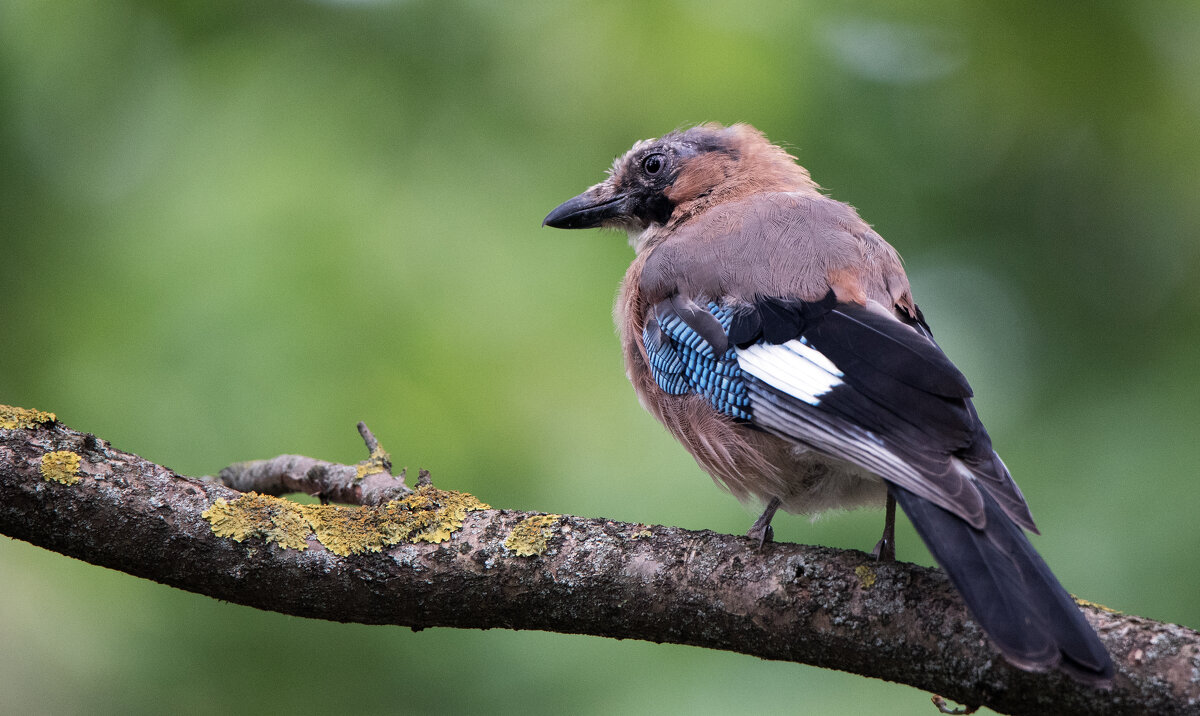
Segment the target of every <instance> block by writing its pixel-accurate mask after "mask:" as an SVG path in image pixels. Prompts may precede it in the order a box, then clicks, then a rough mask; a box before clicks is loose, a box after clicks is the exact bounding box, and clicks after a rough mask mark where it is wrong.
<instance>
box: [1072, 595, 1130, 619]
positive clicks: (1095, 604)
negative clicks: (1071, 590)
mask: <svg viewBox="0 0 1200 716" xmlns="http://www.w3.org/2000/svg"><path fill="white" fill-rule="evenodd" d="M1071 598H1072V599H1074V600H1075V603H1076V604H1078V605H1079V606H1081V607H1094V608H1096V609H1099V610H1100V611H1102V612H1108V613H1109V614H1120V613H1121V612H1119V611H1117V610H1116V609H1113V608H1112V607H1106V606H1104V605H1103V604H1100V603H1098V602H1089V601H1088V600H1086V599H1080V598H1079V597H1077V596H1075V595H1074V594H1072V595H1071Z"/></svg>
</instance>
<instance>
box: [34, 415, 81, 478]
mask: <svg viewBox="0 0 1200 716" xmlns="http://www.w3.org/2000/svg"><path fill="white" fill-rule="evenodd" d="M52 419H53V418H52ZM80 459H81V458H80V457H79V455H76V454H75V453H73V452H71V451H70V450H56V451H55V452H48V453H46V454H45V455H42V465H41V467H40V468H39V469H40V470H41V472H42V477H44V478H46V479H47V480H54V481H55V482H61V483H62V484H64V485H74V484H75V483H77V482H79V461H80Z"/></svg>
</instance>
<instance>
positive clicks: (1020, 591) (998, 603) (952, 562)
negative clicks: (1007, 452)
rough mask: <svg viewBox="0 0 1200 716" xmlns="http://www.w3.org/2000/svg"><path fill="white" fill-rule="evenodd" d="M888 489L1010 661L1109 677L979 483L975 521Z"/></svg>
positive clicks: (1088, 677)
mask: <svg viewBox="0 0 1200 716" xmlns="http://www.w3.org/2000/svg"><path fill="white" fill-rule="evenodd" d="M889 489H890V491H891V493H892V495H893V496H895V498H896V501H897V502H898V503H899V504H900V507H901V508H902V509H903V510H904V512H905V514H907V515H908V518H909V519H910V520H911V521H912V523H913V526H914V527H916V529H917V533H918V534H919V535H921V539H922V540H924V541H925V545H926V546H927V547H928V548H929V551H930V552H932V553H933V557H934V559H936V560H937V561H938V564H940V565H941V566H942V569H944V570H945V571H946V574H948V575H949V577H950V581H951V582H952V583H953V584H954V586H955V588H956V589H957V590H958V592H959V594H961V595H962V597H963V601H965V602H966V604H967V609H969V610H970V612H971V616H972V617H974V619H975V620H976V621H977V622H979V624H980V626H982V627H983V630H984V631H985V632H987V635H988V636H989V637H990V638H991V640H992V643H993V644H995V645H996V648H998V649H999V650H1000V652H1001V653H1002V654H1003V655H1004V657H1005V658H1006V659H1007V660H1008V661H1009V662H1011V663H1012V664H1013V665H1015V666H1017V667H1019V668H1021V669H1024V670H1026V671H1038V672H1040V671H1048V670H1050V669H1053V668H1058V669H1061V670H1062V671H1063V672H1065V673H1066V674H1068V675H1070V676H1071V677H1073V678H1074V679H1076V680H1078V681H1081V682H1083V683H1086V684H1092V685H1095V686H1099V687H1107V686H1108V685H1109V684H1110V683H1111V681H1112V678H1113V663H1112V660H1111V659H1110V658H1109V655H1108V652H1107V651H1106V650H1105V648H1104V645H1103V644H1102V643H1101V642H1100V638H1099V637H1098V636H1097V635H1096V632H1095V630H1093V629H1092V627H1091V625H1090V624H1088V622H1087V620H1086V619H1084V617H1083V613H1082V612H1080V611H1079V607H1078V606H1077V605H1076V604H1075V601H1074V600H1073V599H1072V598H1071V596H1070V595H1069V594H1067V591H1066V590H1065V589H1063V587H1062V585H1061V584H1059V582H1058V580H1057V579H1056V578H1055V577H1054V574H1053V573H1052V572H1051V571H1050V568H1049V567H1047V566H1046V563H1045V562H1044V561H1043V560H1042V558H1041V556H1040V555H1039V554H1038V553H1037V551H1036V550H1034V548H1033V545H1032V544H1030V543H1029V539H1028V538H1027V537H1026V536H1025V533H1024V531H1022V529H1021V528H1020V526H1018V525H1017V524H1015V523H1014V522H1013V521H1012V520H1011V519H1010V518H1009V517H1008V515H1006V514H1004V512H1003V511H1002V509H1001V508H1000V506H999V505H998V504H997V503H996V501H995V499H994V498H992V496H991V495H990V494H988V492H987V490H980V493H981V494H982V495H983V499H984V516H985V520H986V521H985V523H984V526H983V528H982V529H980V528H975V527H972V526H971V525H970V524H968V523H967V522H965V521H964V520H963V519H962V518H960V517H957V516H956V515H954V514H953V513H950V512H948V511H946V510H944V509H942V508H941V507H938V506H937V505H935V504H933V503H932V502H930V501H928V500H926V499H924V498H922V497H919V496H917V495H915V494H913V493H912V492H909V491H907V490H905V489H903V488H900V487H896V486H895V485H890V486H889Z"/></svg>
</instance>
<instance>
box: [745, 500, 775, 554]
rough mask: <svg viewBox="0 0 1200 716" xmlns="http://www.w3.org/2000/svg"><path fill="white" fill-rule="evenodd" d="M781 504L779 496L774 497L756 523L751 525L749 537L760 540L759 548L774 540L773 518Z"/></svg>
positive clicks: (747, 534)
mask: <svg viewBox="0 0 1200 716" xmlns="http://www.w3.org/2000/svg"><path fill="white" fill-rule="evenodd" d="M781 504H783V501H782V500H780V499H779V498H778V497H772V498H771V501H770V502H768V503H767V506H766V507H765V508H763V513H762V514H761V515H759V516H758V519H757V520H755V521H754V524H752V525H750V531H749V532H747V533H746V536H747V537H749V538H750V539H752V540H755V541H756V542H758V548H759V549H762V546H763V545H764V544H766V543H767V542H771V541H774V539H775V530H774V529H773V528H772V527H771V520H772V519H774V517H775V511H776V510H778V509H779V506H780V505H781Z"/></svg>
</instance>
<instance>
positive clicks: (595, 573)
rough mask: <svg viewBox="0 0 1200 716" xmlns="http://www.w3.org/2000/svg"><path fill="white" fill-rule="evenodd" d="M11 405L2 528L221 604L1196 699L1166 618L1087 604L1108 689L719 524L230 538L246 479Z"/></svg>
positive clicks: (1080, 708)
mask: <svg viewBox="0 0 1200 716" xmlns="http://www.w3.org/2000/svg"><path fill="white" fill-rule="evenodd" d="M0 418H4V419H0V533H3V534H6V535H10V536H12V537H16V538H19V539H23V540H27V541H29V542H32V543H33V544H36V545H39V546H42V547H45V548H47V549H50V550H54V551H57V552H61V553H62V554H66V555H70V556H72V557H76V558H78V559H81V560H84V561H87V562H90V563H93V564H97V565H102V566H105V567H111V568H113V569H118V570H121V571H124V572H128V573H129V574H133V575H136V576H139V577H145V578H147V579H152V580H154V581H157V582H161V583H164V584H169V585H172V586H175V587H179V588H180V589H186V590H189V591H193V592H197V593H199V594H206V595H209V596H212V597H216V598H218V599H223V600H227V601H230V602H236V603H239V604H246V605H249V606H253V607H258V608H260V609H267V610H271V611H277V612H283V613H286V614H295V615H299V616H305V617H312V618H316V619H329V620H334V621H339V622H361V623H366V624H398V625H403V626H410V627H413V628H423V627H434V626H448V627H459V628H497V627H500V628H509V629H541V630H545V631H557V632H564V633H578V634H593V635H598V636H607V637H615V638H627V639H643V640H648V641H654V642H672V643H679V644H692V645H696V646H702V647H707V648H712V649H723V650H729V651H736V652H741V653H745V654H751V655H754V656H758V657H762V658H766V659H780V660H787V661H795V662H798V663H805V664H813V665H817V666H822V667H827V668H831V669H840V670H843V671H849V672H853V673H857V674H862V675H864V676H871V677H876V678H881V679H887V680H890V681H895V682H899V683H903V684H909V685H911V686H915V687H917V688H920V689H924V690H926V691H929V692H931V693H934V694H940V695H942V696H945V697H947V698H951V699H954V700H956V701H958V702H960V703H964V704H969V705H978V704H982V705H986V706H989V707H991V708H993V709H995V710H997V711H1000V712H1004V713H1013V714H1045V713H1056V714H1074V713H1078V714H1085V713H1086V714H1109V713H1113V714H1116V713H1155V714H1174V713H1198V712H1200V635H1198V634H1197V633H1196V632H1195V631H1192V630H1191V629H1188V628H1186V627H1182V626H1178V625H1174V624H1167V623H1161V622H1155V621H1152V620H1149V619H1143V618H1141V617H1136V616H1130V615H1125V614H1118V613H1114V612H1110V611H1106V610H1103V609H1100V608H1096V607H1094V606H1090V605H1086V604H1085V605H1084V607H1083V608H1084V612H1085V613H1086V615H1087V617H1088V619H1089V620H1090V621H1091V623H1092V624H1093V625H1095V626H1096V628H1097V631H1098V632H1099V634H1100V636H1101V638H1102V639H1103V641H1104V642H1105V644H1106V646H1107V647H1108V649H1109V651H1110V653H1111V654H1112V655H1113V658H1114V661H1115V662H1116V664H1117V677H1116V680H1115V683H1114V685H1113V687H1112V689H1111V690H1109V691H1096V690H1093V689H1089V688H1087V687H1083V686H1080V685H1078V684H1076V683H1074V682H1072V681H1071V680H1069V679H1067V678H1066V677H1064V676H1061V675H1059V674H1028V673H1024V672H1021V671H1019V670H1016V669H1014V668H1012V667H1010V666H1008V665H1007V664H1006V663H1005V662H1004V661H1003V660H1002V659H1001V658H1000V656H999V654H997V653H996V652H995V651H994V650H993V649H992V648H991V646H990V645H989V644H988V643H987V641H986V639H985V637H984V636H983V634H982V633H981V632H980V630H979V628H978V627H977V626H976V625H975V624H974V622H972V621H971V620H970V619H969V618H968V617H967V615H966V612H965V609H964V607H963V605H962V602H961V600H960V599H959V598H958V596H957V595H956V594H955V592H954V591H953V589H952V588H951V587H950V585H949V583H948V582H947V580H946V579H945V577H944V576H943V575H942V573H941V572H940V571H938V570H935V569H928V568H924V567H920V566H916V565H912V564H906V563H903V562H892V563H880V562H877V561H875V560H874V559H872V558H871V557H870V556H869V555H867V554H864V553H861V552H856V551H845V550H834V549H827V548H822V547H811V546H805V545H797V544H767V545H766V546H765V547H763V548H762V549H761V550H757V549H755V548H754V545H753V544H752V543H751V541H750V540H749V539H747V538H745V537H735V536H730V535H722V534H715V533H713V532H708V531H701V532H693V531H688V530H682V529H678V528H673V527H660V526H646V525H638V524H627V523H622V522H615V521H611V520H604V519H586V518H580V517H570V516H558V515H548V516H538V515H534V514H531V513H523V512H517V511H512V510H496V509H485V510H480V511H473V512H466V513H464V514H463V515H462V517H461V520H462V526H461V528H460V529H457V531H455V532H453V534H451V535H450V536H449V538H448V539H445V541H441V542H437V543H431V542H428V541H418V542H409V541H400V542H397V543H395V544H391V545H390V546H386V545H385V546H382V548H381V549H380V551H375V552H370V551H368V552H361V553H354V554H349V555H347V556H339V555H338V554H335V551H334V550H331V549H330V548H327V547H325V546H324V545H323V544H322V542H320V541H318V538H317V537H316V536H315V535H311V534H310V535H308V536H307V538H306V540H305V544H306V545H307V548H306V549H303V550H301V549H294V548H284V547H280V546H279V545H278V544H264V542H263V540H261V539H260V538H258V537H249V538H246V539H244V540H243V541H241V542H238V541H234V540H233V539H231V538H228V537H221V536H218V534H216V533H215V532H214V529H213V525H212V524H210V522H209V520H208V519H206V518H205V516H204V514H203V513H205V511H206V510H210V508H212V507H213V505H214V503H216V502H217V500H218V499H219V498H223V499H224V500H226V501H227V502H233V501H235V500H236V499H237V498H238V497H239V493H238V492H236V491H234V490H231V489H230V488H228V487H224V486H222V485H218V484H215V483H212V482H204V481H200V480H196V479H190V478H187V477H184V476H181V475H178V474H176V473H174V472H172V471H171V470H170V469H168V468H166V467H163V466H160V465H156V464H154V463H151V462H149V461H147V460H144V459H142V458H140V457H138V456H136V455H131V454H129V453H124V452H121V451H119V450H116V449H114V448H112V447H111V446H110V445H109V444H108V443H106V442H105V441H103V440H100V439H97V438H95V437H94V436H91V435H86V434H81V433H78V432H76V431H74V430H71V429H70V428H68V427H66V426H64V425H62V424H61V423H58V422H56V421H54V420H53V419H52V418H50V419H45V420H41V421H37V420H25V421H22V420H19V419H8V418H5V416H3V415H0ZM6 420H7V422H6ZM52 453H53V455H52V456H51V454H52ZM70 454H74V455H77V456H78V462H77V463H76V462H75V459H74V458H71V457H70ZM48 456H49V457H48ZM73 478H78V481H77V482H74V484H64V483H63V482H60V481H58V480H63V479H65V480H66V482H71V481H72V479H73ZM443 487H445V486H443ZM421 490H422V488H421V487H418V490H417V493H414V494H420V493H421ZM444 494H450V493H444ZM392 504H396V503H392ZM414 504H415V503H414ZM352 509H354V510H382V509H384V508H382V507H359V508H352ZM405 509H408V508H405ZM412 509H414V510H415V509H417V508H415V507H414V508H412ZM346 514H351V513H349V512H348V513H346ZM353 514H356V515H359V516H361V514H362V513H353ZM210 516H211V512H210ZM531 526H532V528H531ZM530 534H532V535H533V536H534V539H528V537H529V535H530ZM522 535H524V536H522ZM517 537H521V539H516V538H517ZM539 537H540V538H544V540H545V541H544V542H539V540H538V539H537V538H539Z"/></svg>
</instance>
